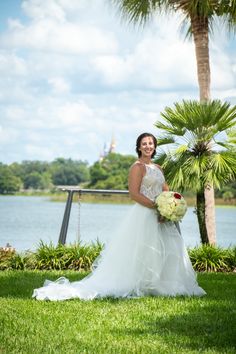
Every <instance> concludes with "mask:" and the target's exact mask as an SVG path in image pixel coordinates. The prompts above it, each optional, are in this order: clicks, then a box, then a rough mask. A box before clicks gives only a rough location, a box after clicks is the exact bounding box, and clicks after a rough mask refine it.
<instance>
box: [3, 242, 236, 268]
mask: <svg viewBox="0 0 236 354" xmlns="http://www.w3.org/2000/svg"><path fill="white" fill-rule="evenodd" d="M102 249H103V245H102V244H101V243H100V242H99V241H96V242H95V243H92V244H90V245H82V244H81V243H79V244H74V245H61V244H59V245H57V246H54V245H53V244H52V243H50V244H49V245H47V244H45V243H43V242H42V241H41V242H40V244H39V247H38V249H37V250H36V251H35V252H26V253H21V254H20V253H17V252H16V251H15V250H14V249H12V248H9V247H8V248H7V247H5V248H0V270H9V269H14V270H24V269H39V270H53V269H55V270H65V269H73V270H78V271H80V272H84V271H85V272H88V271H91V270H92V265H93V263H94V261H95V259H96V258H97V257H98V256H99V254H100V253H101V251H102ZM188 253H189V256H190V260H191V262H192V265H193V268H194V269H195V270H196V271H198V272H235V271H236V247H233V248H227V249H223V248H220V247H216V246H209V245H202V246H200V247H195V248H193V249H189V250H188Z"/></svg>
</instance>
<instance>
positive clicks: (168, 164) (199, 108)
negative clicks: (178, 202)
mask: <svg viewBox="0 0 236 354" xmlns="http://www.w3.org/2000/svg"><path fill="white" fill-rule="evenodd" d="M161 116H162V118H163V122H157V123H156V127H157V128H159V129H160V130H161V131H162V133H163V137H160V138H159V139H158V145H159V146H163V145H164V146H169V151H168V152H164V151H163V152H159V156H158V157H159V161H161V162H162V165H163V166H164V168H165V174H166V178H167V181H168V182H169V183H170V185H171V187H172V188H173V189H177V190H178V189H179V190H184V189H188V188H189V189H191V190H194V191H195V192H196V201H197V203H196V204H197V207H196V211H197V217H198V224H199V231H200V236H201V241H202V243H210V240H209V236H208V233H207V229H206V219H205V207H206V205H205V193H204V191H205V188H206V186H207V185H209V184H210V185H212V186H214V187H217V188H220V187H221V186H222V185H224V184H225V183H227V182H229V181H232V180H234V179H235V178H236V150H235V141H234V140H235V139H232V136H234V137H235V131H234V130H233V128H234V127H236V106H234V107H232V108H231V107H230V104H229V103H221V102H220V101H219V100H213V101H206V102H198V101H183V102H182V103H181V104H179V103H175V104H174V108H170V107H167V108H166V109H165V110H164V112H162V113H161Z"/></svg>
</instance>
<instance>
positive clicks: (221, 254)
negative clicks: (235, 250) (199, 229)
mask: <svg viewBox="0 0 236 354" xmlns="http://www.w3.org/2000/svg"><path fill="white" fill-rule="evenodd" d="M231 252H232V251H231V250H230V249H222V248H220V247H216V246H212V245H202V246H201V247H195V248H193V249H190V250H189V257H190V260H191V262H192V265H193V268H194V269H195V270H196V271H198V272H227V271H232V270H233V268H234V267H235V263H234V262H235V259H233V258H232V256H231Z"/></svg>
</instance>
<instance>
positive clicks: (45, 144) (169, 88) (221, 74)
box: [0, 0, 236, 163]
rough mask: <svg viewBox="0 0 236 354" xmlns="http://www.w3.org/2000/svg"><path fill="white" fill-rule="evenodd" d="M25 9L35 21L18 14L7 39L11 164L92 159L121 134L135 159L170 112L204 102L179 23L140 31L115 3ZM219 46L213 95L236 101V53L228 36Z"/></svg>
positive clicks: (27, 3)
mask: <svg viewBox="0 0 236 354" xmlns="http://www.w3.org/2000/svg"><path fill="white" fill-rule="evenodd" d="M22 4H23V10H24V13H25V15H26V16H27V20H25V19H24V18H20V15H19V17H17V18H14V19H12V18H10V19H9V20H8V27H7V28H6V29H5V30H3V31H2V32H1V34H0V45H1V48H2V50H1V52H0V73H1V81H0V101H1V106H0V126H1V129H0V150H1V151H5V152H4V154H1V156H2V159H4V160H3V161H6V162H12V161H21V160H23V159H46V160H52V159H54V158H56V157H58V156H63V157H71V158H75V159H78V158H81V159H82V160H83V159H86V160H88V161H89V162H90V163H92V162H93V161H95V160H96V159H98V156H99V153H100V152H101V150H102V148H103V145H104V143H105V142H110V139H111V137H112V134H114V136H115V139H116V141H117V151H118V152H121V153H132V154H134V151H135V147H134V145H135V140H136V137H137V135H138V134H140V133H142V132H143V131H151V132H153V133H154V134H155V133H157V130H156V128H155V127H154V123H155V122H156V121H157V120H158V119H160V112H161V111H162V110H163V109H164V107H165V106H169V105H172V103H173V102H176V101H180V100H181V99H182V98H186V99H188V98H192V99H193V98H198V87H197V77H196V63H195V53H194V47H193V44H192V43H191V42H187V41H186V42H185V41H183V38H181V37H180V35H179V31H178V29H179V28H178V26H179V19H178V18H172V19H170V20H169V21H166V20H164V19H159V18H158V19H154V21H153V22H152V23H150V25H148V26H147V27H146V28H145V29H144V30H139V31H137V30H134V28H132V26H128V25H124V23H123V24H121V22H120V20H119V16H117V15H116V10H113V8H112V6H111V5H110V4H108V3H107V2H105V0H91V1H89V4H88V1H87V0H79V1H78V0H70V1H68V0H47V1H41V0H24V1H23V2H22ZM107 5H109V6H107ZM0 10H1V3H0ZM210 49H211V51H210V58H211V65H212V67H211V71H212V97H214V98H222V99H227V98H230V100H231V101H232V102H233V101H234V102H235V100H236V69H235V68H236V62H235V59H234V58H235V55H234V54H235V49H233V48H231V53H230V54H229V51H228V50H227V46H226V39H225V38H224V40H222V37H221V38H220V40H219V41H218V40H217V38H216V39H214V45H212V46H211V48H210Z"/></svg>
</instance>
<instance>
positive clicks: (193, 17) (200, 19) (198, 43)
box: [112, 0, 236, 243]
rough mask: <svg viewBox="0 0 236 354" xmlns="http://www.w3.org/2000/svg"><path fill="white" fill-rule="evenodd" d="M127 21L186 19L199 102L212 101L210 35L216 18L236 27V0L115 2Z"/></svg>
mask: <svg viewBox="0 0 236 354" xmlns="http://www.w3.org/2000/svg"><path fill="white" fill-rule="evenodd" d="M112 1H113V3H114V4H115V5H116V6H118V8H119V10H120V11H121V13H122V14H123V15H124V17H125V18H127V20H129V21H131V22H134V23H141V24H142V23H143V24H145V23H146V22H148V20H149V19H150V18H151V17H154V16H157V15H159V14H161V13H163V12H164V13H165V12H169V11H174V12H180V13H182V14H183V15H184V21H185V22H186V23H188V24H189V26H188V29H187V34H188V35H192V36H193V39H194V44H195V53H196V61H197V75H198V84H199V96H200V101H207V100H210V61H209V33H210V31H211V30H212V28H213V24H214V21H215V19H216V18H217V17H221V18H223V20H224V21H225V22H226V23H227V25H228V28H229V30H234V29H235V27H236V0H112ZM205 198H206V210H205V212H206V220H207V232H208V235H209V237H210V239H211V243H215V238H216V236H215V203H214V190H213V188H212V186H210V185H208V186H207V187H206V190H205Z"/></svg>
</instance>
